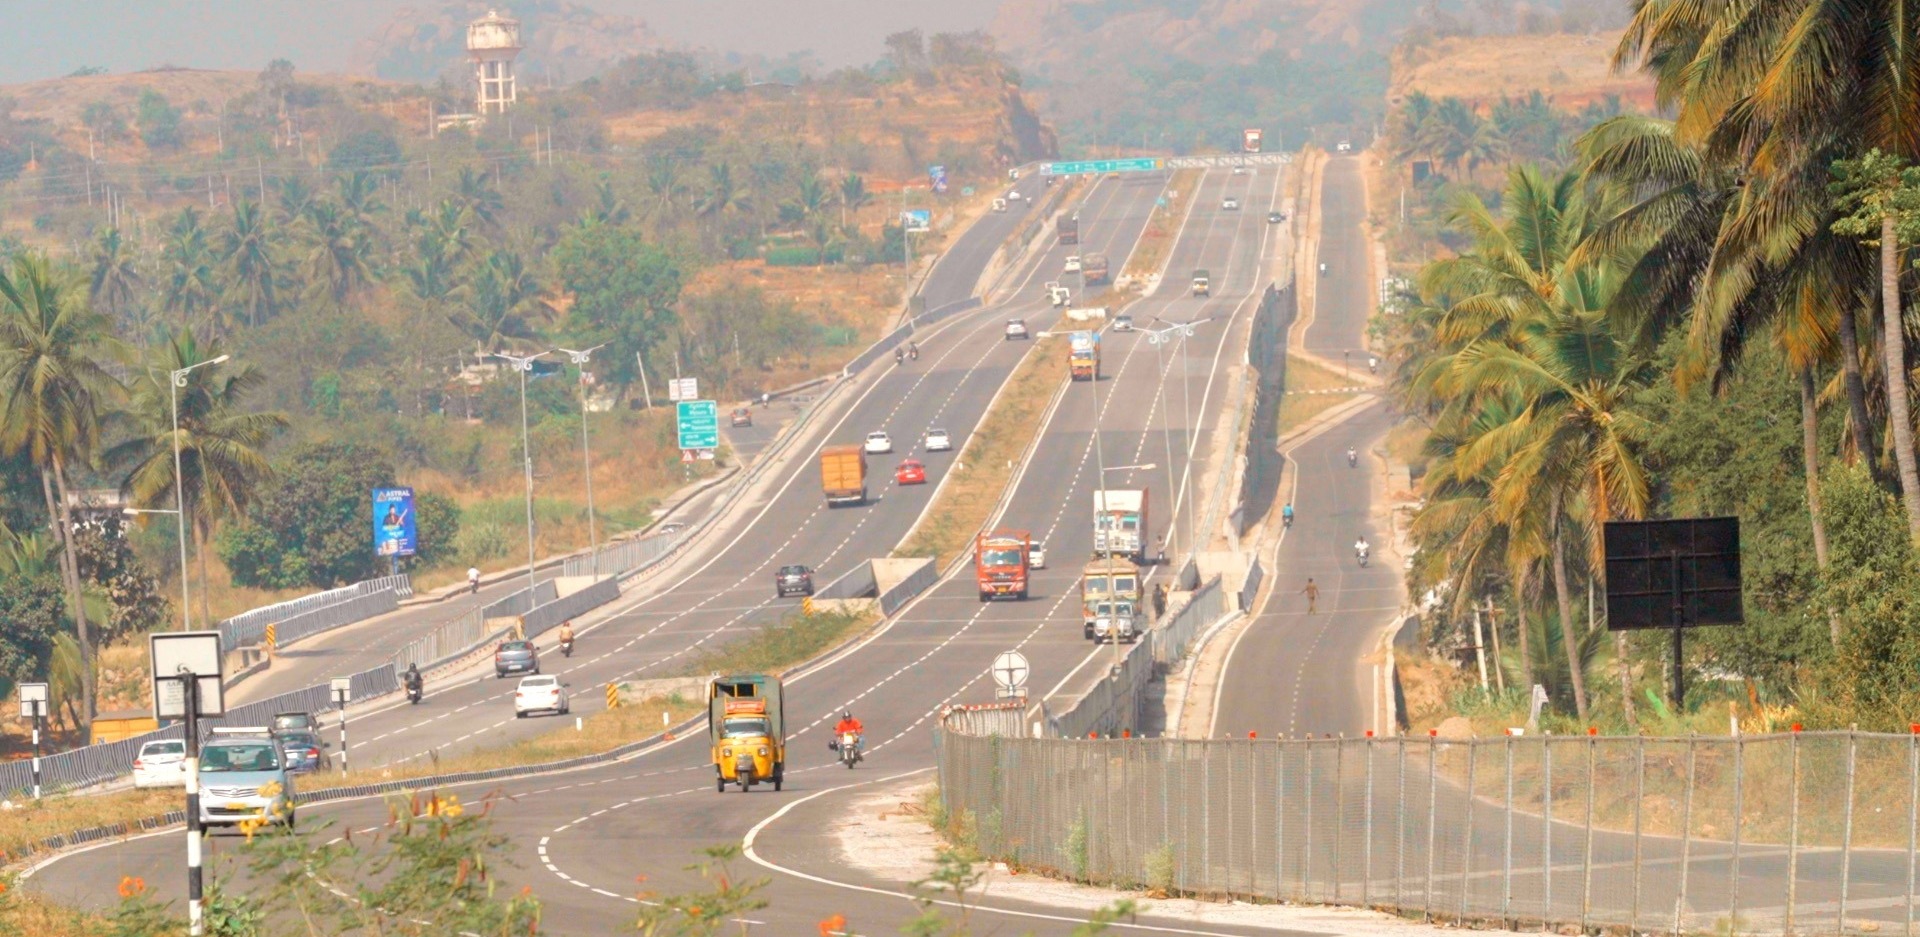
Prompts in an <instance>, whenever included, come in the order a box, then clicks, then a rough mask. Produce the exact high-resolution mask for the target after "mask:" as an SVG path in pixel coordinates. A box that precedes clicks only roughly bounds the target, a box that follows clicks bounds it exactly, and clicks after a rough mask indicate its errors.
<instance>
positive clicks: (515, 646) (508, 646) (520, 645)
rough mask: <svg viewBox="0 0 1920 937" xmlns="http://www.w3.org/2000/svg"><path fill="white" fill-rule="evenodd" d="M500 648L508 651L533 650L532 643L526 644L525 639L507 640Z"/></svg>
mask: <svg viewBox="0 0 1920 937" xmlns="http://www.w3.org/2000/svg"><path fill="white" fill-rule="evenodd" d="M500 649H501V650H503V651H506V652H508V653H513V652H515V651H531V650H533V645H531V644H528V643H527V642H525V641H508V642H507V643H505V644H502V645H500Z"/></svg>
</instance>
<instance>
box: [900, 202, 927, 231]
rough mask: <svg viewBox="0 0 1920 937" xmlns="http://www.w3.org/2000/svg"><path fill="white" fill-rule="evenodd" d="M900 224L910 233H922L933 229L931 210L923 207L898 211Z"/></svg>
mask: <svg viewBox="0 0 1920 937" xmlns="http://www.w3.org/2000/svg"><path fill="white" fill-rule="evenodd" d="M900 225H901V226H902V227H904V228H906V229H907V231H908V232H909V233H912V234H924V233H926V232H928V231H931V230H933V212H932V211H931V210H929V209H925V208H909V209H907V210H905V211H903V212H901V213H900Z"/></svg>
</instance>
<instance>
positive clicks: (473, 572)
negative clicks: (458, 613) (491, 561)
mask: <svg viewBox="0 0 1920 937" xmlns="http://www.w3.org/2000/svg"><path fill="white" fill-rule="evenodd" d="M467 591H468V592H472V593H476V594H477V593H479V591H480V567H478V566H469V567H467Z"/></svg>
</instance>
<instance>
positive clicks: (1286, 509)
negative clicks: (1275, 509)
mask: <svg viewBox="0 0 1920 937" xmlns="http://www.w3.org/2000/svg"><path fill="white" fill-rule="evenodd" d="M1280 522H1281V523H1282V524H1285V525H1286V526H1288V527H1292V526H1293V502H1291V501H1289V502H1287V503H1286V504H1285V505H1283V506H1282V507H1281V508H1280Z"/></svg>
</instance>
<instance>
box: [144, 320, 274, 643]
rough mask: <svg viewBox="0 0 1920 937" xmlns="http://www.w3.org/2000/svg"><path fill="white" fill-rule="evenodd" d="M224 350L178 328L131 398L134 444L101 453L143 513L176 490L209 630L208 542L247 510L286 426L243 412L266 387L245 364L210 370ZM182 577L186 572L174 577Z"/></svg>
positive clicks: (261, 376)
mask: <svg viewBox="0 0 1920 937" xmlns="http://www.w3.org/2000/svg"><path fill="white" fill-rule="evenodd" d="M221 354H222V350H221V347H220V343H219V341H218V340H215V339H208V340H207V341H206V342H204V343H203V342H201V341H200V339H199V338H198V337H196V336H195V335H194V333H193V330H191V329H181V330H180V331H179V332H178V333H176V334H175V335H174V336H173V337H172V338H170V339H169V340H168V341H167V342H166V343H164V344H163V345H162V346H161V347H160V348H159V349H157V354H156V356H155V358H154V360H153V361H152V363H151V365H150V366H149V367H148V369H147V377H146V379H145V380H143V381H141V382H139V383H138V384H137V385H136V387H135V390H134V393H133V400H132V406H131V407H130V412H129V416H130V417H131V422H132V424H133V426H134V433H133V436H132V438H129V439H127V440H126V441H124V442H121V443H119V444H118V445H115V446H113V447H112V448H110V449H108V450H107V453H106V462H107V464H108V465H109V466H111V467H113V468H115V469H117V470H124V471H125V472H126V475H125V479H124V481H122V482H121V485H120V487H121V490H122V491H123V492H124V493H125V494H126V495H127V496H128V497H129V498H130V499H131V500H132V501H133V502H134V503H136V504H141V505H146V506H148V507H158V506H163V505H164V506H168V507H171V506H172V505H173V503H174V486H175V485H176V484H178V485H179V486H180V491H179V496H180V502H181V504H182V505H183V506H184V508H185V511H186V518H187V521H186V522H187V529H188V530H189V531H191V532H192V534H193V549H194V555H195V558H196V560H197V565H198V567H199V570H198V573H199V578H200V617H201V620H202V622H203V623H205V624H206V625H207V626H208V627H212V621H213V618H212V616H211V615H210V614H209V613H208V610H207V549H206V544H207V538H208V536H209V535H211V534H212V532H213V528H214V525H215V524H216V523H218V522H219V521H220V520H221V519H223V518H228V517H234V516H236V515H238V514H240V513H241V512H243V511H245V510H246V508H247V505H249V504H250V503H252V501H253V497H254V494H255V493H256V492H257V491H259V489H260V486H261V485H262V484H264V483H265V482H266V481H267V479H268V478H270V477H271V475H272V471H273V470H272V467H271V465H269V464H268V462H267V457H266V454H265V453H264V451H263V449H264V447H265V446H266V444H267V442H268V441H269V440H271V439H272V438H273V436H274V434H275V433H277V432H279V431H280V430H282V429H285V428H286V427H287V425H288V424H287V418H286V417H284V416H282V415H280V414H278V413H249V412H243V411H242V410H241V409H240V405H241V403H242V402H243V401H244V399H245V398H246V397H247V395H248V394H250V393H252V392H254V391H256V390H257V389H259V388H260V387H261V386H262V385H263V384H264V383H265V382H266V375H265V374H264V373H263V372H261V371H258V370H256V369H255V368H253V367H251V366H235V365H231V364H208V365H206V366H205V367H196V365H200V364H201V363H202V362H208V361H212V360H213V359H215V358H218V357H220V355H221ZM187 368H193V370H192V371H189V372H188V373H187V376H186V379H187V386H185V387H181V388H175V387H173V386H171V384H172V377H171V375H172V374H174V373H176V372H179V371H182V370H185V369H187ZM176 391H177V393H178V394H179V406H180V410H179V413H180V417H179V431H178V434H177V435H176V433H175V430H174V425H175V424H174V419H173V400H174V398H173V394H174V393H175V392H176ZM176 445H178V447H179V452H180V474H179V476H178V480H176V478H175V475H174V470H173V466H174V447H175V446H176ZM180 575H181V576H185V575H187V571H186V570H184V569H183V570H181V571H180Z"/></svg>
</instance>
